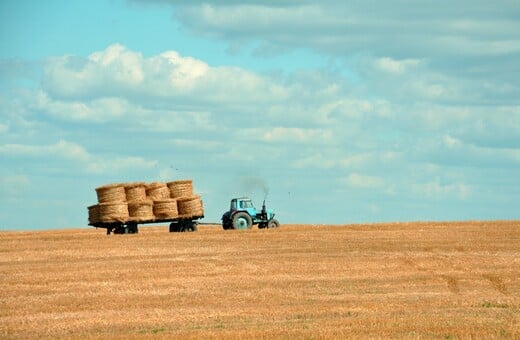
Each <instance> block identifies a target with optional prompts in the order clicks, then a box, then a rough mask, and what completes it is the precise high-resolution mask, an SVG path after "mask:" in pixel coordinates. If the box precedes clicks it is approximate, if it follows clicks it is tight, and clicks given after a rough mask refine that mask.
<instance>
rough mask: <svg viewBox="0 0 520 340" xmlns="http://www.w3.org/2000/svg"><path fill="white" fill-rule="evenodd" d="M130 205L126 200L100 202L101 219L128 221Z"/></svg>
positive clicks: (108, 221)
mask: <svg viewBox="0 0 520 340" xmlns="http://www.w3.org/2000/svg"><path fill="white" fill-rule="evenodd" d="M128 217H129V214H128V205H127V204H126V202H113V203H100V204H99V219H100V221H101V222H105V223H110V222H121V223H125V222H126V221H128Z"/></svg>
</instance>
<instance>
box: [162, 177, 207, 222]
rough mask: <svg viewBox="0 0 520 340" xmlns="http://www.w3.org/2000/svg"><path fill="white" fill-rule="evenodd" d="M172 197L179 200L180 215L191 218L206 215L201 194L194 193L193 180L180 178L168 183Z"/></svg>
mask: <svg viewBox="0 0 520 340" xmlns="http://www.w3.org/2000/svg"><path fill="white" fill-rule="evenodd" d="M167 185H168V188H169V189H170V197H171V198H172V199H175V200H176V201H177V210H178V212H179V217H182V218H190V217H199V216H204V207H203V205H202V200H201V199H200V196H198V195H195V194H194V193H193V181H192V180H178V181H172V182H168V183H167Z"/></svg>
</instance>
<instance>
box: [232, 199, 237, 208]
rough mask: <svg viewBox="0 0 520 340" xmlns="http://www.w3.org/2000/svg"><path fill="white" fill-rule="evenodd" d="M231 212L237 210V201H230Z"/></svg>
mask: <svg viewBox="0 0 520 340" xmlns="http://www.w3.org/2000/svg"><path fill="white" fill-rule="evenodd" d="M231 210H237V201H231Z"/></svg>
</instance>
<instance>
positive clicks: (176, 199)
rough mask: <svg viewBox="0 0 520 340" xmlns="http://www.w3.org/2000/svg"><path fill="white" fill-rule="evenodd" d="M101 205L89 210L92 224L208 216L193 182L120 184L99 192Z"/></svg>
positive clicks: (105, 186)
mask: <svg viewBox="0 0 520 340" xmlns="http://www.w3.org/2000/svg"><path fill="white" fill-rule="evenodd" d="M96 194H97V197H98V204H96V205H92V206H90V207H88V216H89V218H88V220H89V224H92V225H94V224H99V223H115V222H117V223H127V222H153V221H154V220H169V219H176V218H191V217H202V216H204V208H203V206H202V200H201V199H200V196H198V195H194V193H193V182H192V181H191V180H178V181H172V182H168V183H161V182H153V183H149V184H146V183H143V182H137V183H116V184H108V185H104V186H101V187H99V188H96Z"/></svg>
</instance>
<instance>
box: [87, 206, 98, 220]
mask: <svg viewBox="0 0 520 340" xmlns="http://www.w3.org/2000/svg"><path fill="white" fill-rule="evenodd" d="M99 221H100V219H99V204H96V205H91V206H90V207H88V223H89V224H94V223H98V222H99Z"/></svg>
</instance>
